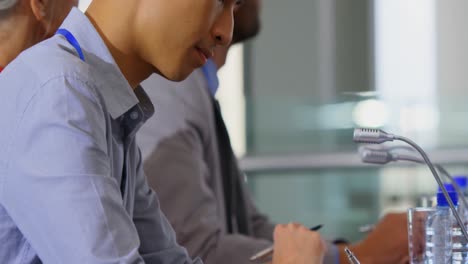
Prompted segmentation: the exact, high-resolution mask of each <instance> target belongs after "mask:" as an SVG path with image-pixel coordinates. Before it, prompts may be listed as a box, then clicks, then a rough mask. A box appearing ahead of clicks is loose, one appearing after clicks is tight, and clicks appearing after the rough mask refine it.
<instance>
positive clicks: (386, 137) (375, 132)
mask: <svg viewBox="0 0 468 264" xmlns="http://www.w3.org/2000/svg"><path fill="white" fill-rule="evenodd" d="M393 139H394V136H393V135H391V134H388V133H386V132H384V131H382V130H380V129H370V128H356V129H354V135H353V140H354V142H356V143H368V144H381V143H384V142H387V141H393Z"/></svg>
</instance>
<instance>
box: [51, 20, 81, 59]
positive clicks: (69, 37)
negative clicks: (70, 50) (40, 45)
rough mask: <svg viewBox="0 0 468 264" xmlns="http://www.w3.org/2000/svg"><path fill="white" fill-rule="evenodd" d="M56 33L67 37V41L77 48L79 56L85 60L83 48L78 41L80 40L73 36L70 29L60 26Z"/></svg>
mask: <svg viewBox="0 0 468 264" xmlns="http://www.w3.org/2000/svg"><path fill="white" fill-rule="evenodd" d="M56 34H57V35H62V36H64V37H65V38H66V39H67V41H68V42H69V43H70V44H71V45H72V46H73V47H74V48H75V50H76V52H78V56H80V59H81V60H82V61H85V58H84V54H83V50H81V46H80V43H78V40H76V38H75V36H73V34H72V33H71V32H70V31H68V30H66V29H64V28H59V30H57V33H56Z"/></svg>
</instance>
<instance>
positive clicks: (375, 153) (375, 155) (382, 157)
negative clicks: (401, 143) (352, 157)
mask: <svg viewBox="0 0 468 264" xmlns="http://www.w3.org/2000/svg"><path fill="white" fill-rule="evenodd" d="M360 152H361V160H362V162H364V163H370V164H380V165H384V164H387V163H389V162H391V161H392V160H393V157H392V154H391V153H390V152H388V151H387V150H376V149H371V148H368V147H364V148H362V149H361V151H360Z"/></svg>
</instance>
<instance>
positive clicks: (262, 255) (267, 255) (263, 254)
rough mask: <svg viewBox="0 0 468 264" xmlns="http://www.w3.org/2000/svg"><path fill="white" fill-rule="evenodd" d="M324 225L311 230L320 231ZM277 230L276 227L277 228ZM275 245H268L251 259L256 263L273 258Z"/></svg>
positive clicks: (295, 225) (296, 225)
mask: <svg viewBox="0 0 468 264" xmlns="http://www.w3.org/2000/svg"><path fill="white" fill-rule="evenodd" d="M279 226H283V227H284V226H290V227H291V226H293V227H295V228H300V227H301V225H299V224H288V225H279ZM322 226H323V225H317V226H314V227H312V228H310V229H309V230H310V231H318V230H319V229H320V228H322ZM277 228H278V227H277ZM275 232H276V229H275ZM275 241H276V240H275ZM273 249H274V246H271V247H268V248H265V249H263V250H261V251H259V252H258V253H256V254H255V255H253V256H252V257H251V258H250V261H253V262H256V263H264V262H267V261H269V260H270V259H271V257H272V255H273V253H274V250H273Z"/></svg>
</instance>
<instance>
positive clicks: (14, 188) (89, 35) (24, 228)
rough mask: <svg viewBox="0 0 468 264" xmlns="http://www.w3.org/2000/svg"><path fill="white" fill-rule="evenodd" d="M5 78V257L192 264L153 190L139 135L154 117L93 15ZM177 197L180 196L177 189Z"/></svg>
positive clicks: (0, 158)
mask: <svg viewBox="0 0 468 264" xmlns="http://www.w3.org/2000/svg"><path fill="white" fill-rule="evenodd" d="M62 27H63V28H65V29H67V30H69V31H70V32H72V33H73V35H74V36H75V38H76V39H77V40H78V42H79V43H80V45H81V48H82V49H83V51H84V56H85V60H86V61H85V62H83V61H81V60H80V58H79V57H78V56H77V54H76V51H75V49H74V48H73V47H72V46H71V45H70V44H69V43H68V42H67V41H66V40H65V38H63V37H62V36H55V37H53V38H51V39H49V40H46V41H44V42H42V43H40V44H38V45H36V46H34V47H33V48H31V49H29V50H27V51H25V52H23V53H22V54H21V55H20V56H19V57H18V58H17V59H16V60H15V61H13V62H12V63H11V64H10V65H9V66H8V67H7V68H6V69H5V70H4V71H3V72H2V74H0V113H2V122H0V245H1V246H0V263H80V264H81V263H93V264H94V263H95V264H100V263H106V264H108V263H109V264H110V263H158V264H159V263H161V264H175V263H178V264H182V263H184V264H191V263H201V261H200V260H198V259H197V260H195V261H192V260H191V259H190V258H189V257H188V254H187V252H186V250H185V249H184V248H182V247H180V246H179V245H178V244H177V243H176V239H175V234H174V231H173V229H172V227H171V226H170V224H169V222H168V221H167V219H166V217H165V216H164V215H163V213H162V212H161V210H160V208H159V202H158V199H157V197H156V195H155V193H154V192H153V191H152V190H151V189H150V188H149V187H148V185H147V182H146V178H145V175H144V173H143V170H142V162H141V155H140V151H139V149H138V147H137V146H136V143H135V133H136V132H137V131H138V129H139V128H140V127H141V126H142V124H143V123H144V122H145V120H147V119H148V118H149V117H150V116H151V115H152V113H153V107H152V104H151V103H150V101H149V99H148V98H147V97H146V94H144V92H143V91H142V90H138V89H137V90H136V91H135V92H134V91H133V90H132V88H131V87H130V85H129V84H128V82H127V81H126V79H125V78H124V76H123V75H122V73H121V72H120V70H119V68H118V66H117V65H116V63H115V61H114V59H113V58H112V56H111V54H110V52H109V50H108V49H107V47H106V45H105V44H104V42H103V40H102V39H101V37H100V36H99V34H98V33H97V31H96V30H95V28H94V27H93V26H92V24H91V23H90V21H89V20H88V19H87V17H86V16H85V15H83V13H81V12H80V11H79V10H78V9H73V10H72V11H71V13H70V14H69V16H68V17H67V18H66V20H65V22H64V24H63V25H62ZM174 199H177V193H174Z"/></svg>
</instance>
